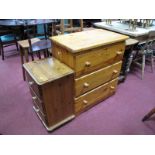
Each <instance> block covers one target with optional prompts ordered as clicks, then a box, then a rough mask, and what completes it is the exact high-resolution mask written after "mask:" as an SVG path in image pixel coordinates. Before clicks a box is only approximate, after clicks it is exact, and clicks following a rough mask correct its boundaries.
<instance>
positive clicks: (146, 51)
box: [133, 31, 155, 79]
mask: <svg viewBox="0 0 155 155" xmlns="http://www.w3.org/2000/svg"><path fill="white" fill-rule="evenodd" d="M154 41H155V31H150V32H149V35H148V39H147V41H146V42H145V43H139V44H138V52H137V54H136V57H135V59H134V61H133V63H135V64H136V65H138V66H140V67H141V69H142V75H141V79H143V77H144V71H145V63H146V60H148V61H150V63H151V69H152V72H153V70H154V57H153V50H152V45H153V43H154ZM139 61H141V62H139Z"/></svg>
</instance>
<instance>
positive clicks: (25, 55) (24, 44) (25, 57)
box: [18, 38, 40, 81]
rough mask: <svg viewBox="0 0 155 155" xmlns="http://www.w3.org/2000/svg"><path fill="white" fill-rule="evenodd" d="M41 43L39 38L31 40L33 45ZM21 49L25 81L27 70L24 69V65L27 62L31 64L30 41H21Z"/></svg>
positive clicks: (19, 43) (19, 42)
mask: <svg viewBox="0 0 155 155" xmlns="http://www.w3.org/2000/svg"><path fill="white" fill-rule="evenodd" d="M38 41H40V39H38V38H33V39H31V43H32V44H33V43H35V42H38ZM18 45H19V49H20V57H21V66H22V73H23V79H24V81H25V79H26V78H25V70H24V68H23V64H24V63H25V62H29V42H28V40H21V41H18Z"/></svg>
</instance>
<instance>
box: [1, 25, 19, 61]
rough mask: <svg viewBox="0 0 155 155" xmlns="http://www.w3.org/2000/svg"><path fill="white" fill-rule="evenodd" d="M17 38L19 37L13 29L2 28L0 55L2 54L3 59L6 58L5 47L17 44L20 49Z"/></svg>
mask: <svg viewBox="0 0 155 155" xmlns="http://www.w3.org/2000/svg"><path fill="white" fill-rule="evenodd" d="M17 40H18V38H17V36H16V34H15V33H14V32H13V30H9V29H8V30H7V29H6V30H5V29H1V28H0V55H2V60H4V58H5V56H4V47H6V46H10V45H13V44H15V45H16V48H17V51H18V50H19V48H18V43H17Z"/></svg>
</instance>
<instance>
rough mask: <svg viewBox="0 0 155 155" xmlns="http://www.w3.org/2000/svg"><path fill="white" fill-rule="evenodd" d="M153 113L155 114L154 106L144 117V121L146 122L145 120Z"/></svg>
mask: <svg viewBox="0 0 155 155" xmlns="http://www.w3.org/2000/svg"><path fill="white" fill-rule="evenodd" d="M153 114H155V108H153V109H152V110H151V111H150V112H149V113H147V114H146V115H145V116H144V117H143V119H142V121H143V122H144V121H146V120H148V119H149V118H150V117H151V116H152V115H153Z"/></svg>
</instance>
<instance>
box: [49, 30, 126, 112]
mask: <svg viewBox="0 0 155 155" xmlns="http://www.w3.org/2000/svg"><path fill="white" fill-rule="evenodd" d="M126 39H128V37H127V36H125V35H121V34H117V33H114V32H110V31H106V30H101V29H95V30H90V31H83V32H77V33H71V34H67V35H60V36H54V37H52V38H51V40H52V44H53V48H52V52H53V56H54V57H56V58H57V59H59V60H60V61H61V62H63V63H65V64H66V65H68V66H69V67H71V68H72V69H73V70H74V71H75V79H74V108H75V112H76V114H78V113H80V112H82V111H84V110H86V109H88V108H89V107H91V106H93V105H94V104H96V103H98V102H100V101H102V100H104V99H105V98H107V97H109V96H111V95H112V94H114V92H115V91H116V87H117V81H118V75H119V73H120V69H121V64H122V58H123V54H124V50H125V40H126Z"/></svg>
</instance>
